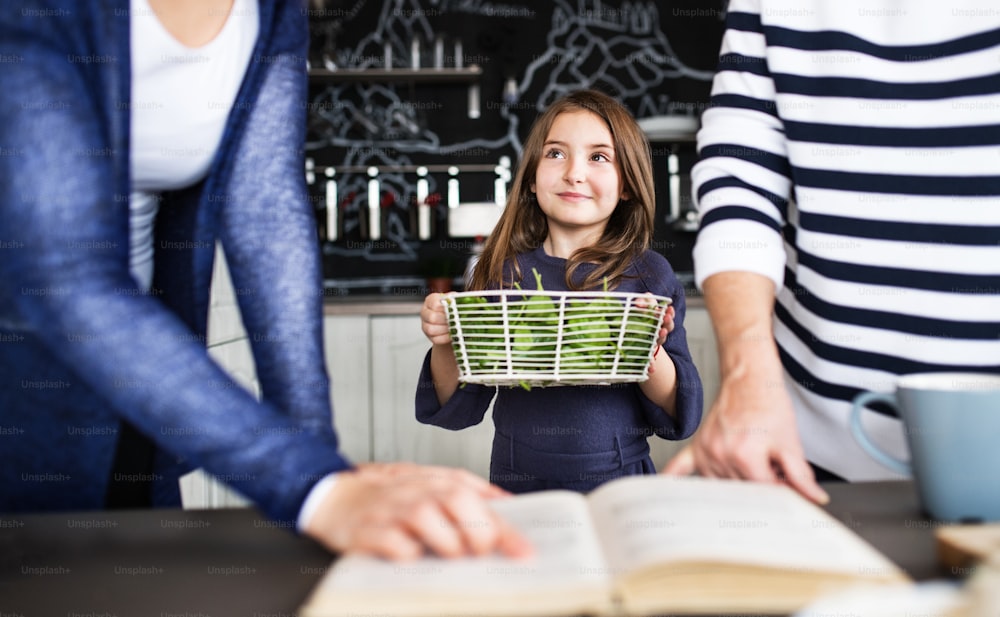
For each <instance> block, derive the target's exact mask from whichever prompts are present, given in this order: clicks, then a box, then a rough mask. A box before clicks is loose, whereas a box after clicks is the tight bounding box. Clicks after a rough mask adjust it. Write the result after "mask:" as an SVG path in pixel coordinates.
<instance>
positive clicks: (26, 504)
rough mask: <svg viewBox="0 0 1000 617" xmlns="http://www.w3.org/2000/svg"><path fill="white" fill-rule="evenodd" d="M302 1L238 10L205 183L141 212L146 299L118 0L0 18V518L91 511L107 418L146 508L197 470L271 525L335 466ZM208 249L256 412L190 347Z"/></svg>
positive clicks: (21, 7)
mask: <svg viewBox="0 0 1000 617" xmlns="http://www.w3.org/2000/svg"><path fill="white" fill-rule="evenodd" d="M304 8H305V7H304V6H301V5H299V4H298V3H295V2H287V3H286V2H280V1H276V0H260V34H259V39H258V41H257V44H256V47H255V48H254V51H253V57H252V60H251V63H250V66H249V68H248V70H247V74H246V76H245V78H244V81H243V84H242V87H241V89H240V91H239V94H238V96H237V100H236V103H235V105H234V106H233V109H232V112H231V115H230V118H229V120H228V124H227V127H226V130H225V133H224V135H223V138H222V143H221V146H220V150H219V152H218V154H217V156H216V158H215V160H214V162H213V165H212V168H211V171H210V173H209V175H208V177H207V178H206V179H205V180H204V181H202V182H201V183H199V184H198V185H196V186H194V187H190V188H188V189H185V190H182V191H178V192H174V193H171V194H167V195H166V196H165V197H164V200H163V202H162V203H161V208H160V215H159V216H158V219H157V222H156V229H155V273H154V282H153V285H154V290H153V292H152V293H149V294H144V293H142V292H140V290H139V289H138V288H137V287H136V284H135V283H134V282H133V280H132V278H131V277H130V275H129V255H128V252H129V236H128V224H129V222H128V201H127V196H128V194H129V163H128V162H129V110H130V107H131V106H130V101H129V93H130V63H129V17H128V16H129V3H128V1H127V0H46V1H44V2H40V1H38V0H30V1H29V0H23V1H22V0H17V1H14V2H8V3H6V4H5V7H4V10H3V11H2V12H0V84H2V87H0V118H2V119H3V120H2V122H0V154H2V156H0V511H15V510H46V509H90V508H101V507H103V505H104V499H105V492H106V489H107V486H108V479H109V476H110V475H111V474H112V465H113V459H114V453H115V447H116V442H117V439H118V435H120V434H121V422H122V421H123V420H125V421H127V422H129V423H130V424H132V425H133V426H135V427H137V429H138V430H139V431H141V432H142V433H143V434H145V435H146V436H148V437H149V438H151V439H152V440H153V441H154V442H155V444H156V446H157V448H158V455H157V459H156V461H157V465H156V471H155V472H154V473H153V474H152V476H153V477H152V479H153V480H154V481H155V484H156V485H157V489H158V490H157V491H156V495H157V497H156V502H157V504H176V503H177V501H178V498H179V493H178V490H177V482H176V479H177V477H178V475H179V474H180V473H182V472H183V471H185V470H186V469H189V468H191V467H204V468H205V469H207V470H209V471H210V472H212V473H214V474H216V475H218V476H219V477H220V478H222V479H223V480H225V481H227V482H228V483H229V484H230V485H232V486H233V487H235V488H236V489H237V490H239V491H241V492H242V493H243V494H245V495H246V496H248V497H249V498H251V499H253V500H254V501H255V502H256V503H257V504H258V505H259V506H260V507H261V509H262V510H263V511H264V512H265V513H266V514H268V515H270V516H271V517H273V518H275V519H278V520H285V521H292V520H294V519H295V517H296V516H297V514H298V512H299V509H300V507H301V504H302V502H303V500H304V499H305V496H306V495H307V493H308V491H309V489H310V488H311V487H312V486H313V485H314V484H315V483H316V481H317V480H318V479H319V478H321V477H322V476H324V475H326V474H327V473H329V472H332V471H336V470H342V469H345V468H347V467H349V463H348V462H347V461H346V460H344V459H343V458H342V456H341V455H340V454H339V451H338V444H337V438H336V435H335V433H334V430H333V427H332V413H331V409H330V403H329V381H328V378H327V375H326V370H325V366H324V361H323V349H322V335H321V334H322V330H321V324H322V294H321V289H322V285H321V268H320V262H319V254H318V250H317V243H316V233H315V219H314V217H313V213H312V210H311V208H310V206H309V203H308V200H307V198H306V192H305V185H304V181H303V173H302V169H303V165H302V156H303V152H302V148H303V143H304V138H305V134H304V132H305V123H306V122H305V120H306V118H305V109H306V106H305V100H306V79H307V78H306V72H305V68H306V63H305V54H306V50H307V18H306V12H305V10H304ZM179 95H180V96H183V93H179ZM217 241H219V242H221V245H222V247H223V248H224V250H225V252H226V256H227V261H228V263H229V266H230V271H231V274H232V278H233V283H234V285H235V287H236V289H237V290H239V293H238V294H237V295H238V301H239V304H240V309H241V313H242V317H243V322H244V325H245V327H246V329H247V332H248V333H249V335H250V341H251V344H252V348H253V353H254V360H255V363H256V369H257V374H258V377H259V380H260V384H261V389H262V400H261V401H259V402H258V400H256V399H255V398H254V397H253V396H251V395H250V394H249V393H247V392H246V391H244V390H243V389H241V388H240V387H238V386H237V385H236V383H235V382H233V380H232V379H230V378H229V377H228V376H227V374H226V373H224V372H223V371H222V370H221V369H220V368H219V367H218V366H217V365H216V364H215V363H213V362H212V360H211V359H210V358H209V356H208V354H207V352H206V348H205V332H206V321H207V312H208V301H209V283H210V280H211V272H212V262H213V255H214V247H215V244H216V242H217Z"/></svg>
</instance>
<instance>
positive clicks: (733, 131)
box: [691, 2, 791, 289]
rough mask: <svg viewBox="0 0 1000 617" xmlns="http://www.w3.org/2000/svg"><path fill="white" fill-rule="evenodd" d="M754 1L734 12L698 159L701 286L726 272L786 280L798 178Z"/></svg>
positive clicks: (696, 190)
mask: <svg viewBox="0 0 1000 617" xmlns="http://www.w3.org/2000/svg"><path fill="white" fill-rule="evenodd" d="M755 4H756V3H753V2H733V6H732V7H731V9H730V11H729V14H728V16H727V29H726V33H725V35H724V37H723V41H722V49H721V51H720V57H719V66H718V71H717V72H716V75H715V78H714V81H713V85H712V98H711V102H710V105H709V108H708V109H707V110H706V111H705V113H704V115H703V117H702V125H703V128H702V129H701V130H700V131H699V133H698V151H699V162H698V163H697V164H696V165H695V167H694V168H693V169H692V171H691V179H692V190H693V192H694V195H693V197H694V200H695V203H696V204H697V207H698V211H699V218H700V230H699V233H698V239H697V242H696V244H695V248H694V264H695V278H696V283H697V285H698V286H699V287H700V286H701V284H702V282H703V281H704V280H705V279H706V278H708V277H709V276H711V275H712V274H715V273H717V272H722V271H727V270H742V271H750V272H756V273H758V274H762V275H764V276H767V277H768V278H770V279H771V280H773V281H774V283H775V288H776V289H778V288H780V287H781V285H782V281H783V277H784V267H785V252H784V248H783V242H782V237H781V230H782V228H783V227H784V225H785V221H786V217H787V210H788V195H789V191H790V190H791V181H790V178H789V171H788V160H787V152H786V145H785V139H784V130H783V127H782V124H781V121H780V120H779V119H778V117H777V114H776V111H775V88H774V80H773V78H772V77H771V75H770V74H769V71H768V69H767V63H766V59H765V54H764V50H765V40H764V35H763V32H762V30H761V21H760V15H759V13H758V12H757V8H756V7H755V6H754V5H755Z"/></svg>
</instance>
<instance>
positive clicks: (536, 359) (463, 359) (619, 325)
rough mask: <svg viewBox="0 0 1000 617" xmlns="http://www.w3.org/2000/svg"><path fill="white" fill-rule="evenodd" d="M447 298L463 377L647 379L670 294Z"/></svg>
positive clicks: (525, 381) (535, 382)
mask: <svg viewBox="0 0 1000 617" xmlns="http://www.w3.org/2000/svg"><path fill="white" fill-rule="evenodd" d="M442 303H443V304H444V306H445V312H446V313H447V315H448V325H449V328H450V331H451V341H452V347H453V348H454V350H455V358H456V360H457V361H458V371H459V381H460V382H462V383H478V384H485V385H497V386H510V385H520V386H522V387H525V388H530V387H532V386H539V387H545V386H559V385H598V384H612V383H623V382H632V381H645V380H646V379H647V378H648V377H649V365H650V363H651V361H652V359H653V354H654V353H655V351H656V339H657V334H658V333H659V330H660V327H661V324H662V321H663V313H664V311H666V309H667V306H669V304H670V298H666V297H663V296H656V295H652V294H648V293H629V292H606V291H600V292H586V291H542V290H502V291H472V292H461V293H452V294H447V295H445V296H444V297H443V298H442Z"/></svg>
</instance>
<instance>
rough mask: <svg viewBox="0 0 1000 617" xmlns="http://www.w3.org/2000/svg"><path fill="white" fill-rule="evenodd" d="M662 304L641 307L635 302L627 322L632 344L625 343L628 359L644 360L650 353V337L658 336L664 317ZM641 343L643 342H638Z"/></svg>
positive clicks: (629, 338)
mask: <svg viewBox="0 0 1000 617" xmlns="http://www.w3.org/2000/svg"><path fill="white" fill-rule="evenodd" d="M661 308H662V304H653V305H652V306H648V307H641V306H638V305H636V304H635V303H633V305H632V307H631V308H630V310H629V313H628V319H627V320H626V322H625V332H626V337H627V339H628V340H629V341H630V342H632V341H635V343H633V344H632V345H625V350H624V352H625V356H626V359H628V360H630V361H632V362H637V363H640V362H644V361H645V360H646V356H647V354H648V353H649V346H648V344H647V342H648V340H649V337H650V336H651V335H652V336H654V337H655V336H656V334H657V333H658V332H659V330H660V326H661V323H662V319H661V317H660V309H661ZM637 343H641V344H637Z"/></svg>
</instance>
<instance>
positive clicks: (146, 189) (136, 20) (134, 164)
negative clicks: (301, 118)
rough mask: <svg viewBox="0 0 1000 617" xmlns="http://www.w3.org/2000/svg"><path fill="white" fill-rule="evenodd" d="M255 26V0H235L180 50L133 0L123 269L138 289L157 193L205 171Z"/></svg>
mask: <svg viewBox="0 0 1000 617" xmlns="http://www.w3.org/2000/svg"><path fill="white" fill-rule="evenodd" d="M259 27H260V24H259V16H258V12H257V2H256V0H234V3H233V7H232V10H231V11H230V13H229V16H228V18H227V19H226V23H225V24H224V25H223V27H222V30H220V31H219V33H218V34H217V35H216V36H215V38H214V39H212V40H211V41H209V42H208V43H206V44H205V45H202V46H201V47H186V46H185V45H183V44H181V43H180V42H179V41H178V40H177V39H175V38H174V37H173V35H171V34H170V33H169V32H168V31H167V30H166V29H165V28H164V27H163V24H161V23H160V20H159V18H157V16H156V15H155V14H154V13H153V11H152V9H151V8H150V6H149V2H148V0H131V48H132V60H131V61H132V101H131V112H132V116H131V117H132V126H131V132H132V138H131V146H130V153H131V161H130V163H131V177H132V192H131V195H130V196H129V211H130V216H129V228H130V233H131V252H130V259H129V266H130V269H131V272H132V276H133V277H134V278H135V280H136V282H137V283H138V285H139V286H140V287H141V288H142V289H144V290H148V289H149V286H150V283H151V281H152V276H153V235H152V234H153V222H154V220H155V218H156V213H157V211H158V209H159V192H161V191H167V190H173V189H180V188H184V187H187V186H191V185H193V184H195V183H197V182H198V181H199V180H201V179H202V178H204V177H205V176H206V175H207V173H208V170H209V167H210V166H211V164H212V161H213V159H214V158H215V153H216V151H217V150H218V148H219V142H220V141H221V139H222V133H223V131H224V129H225V126H226V120H227V119H228V117H229V111H230V109H231V108H232V106H233V103H234V101H235V100H236V93H237V92H238V91H239V88H240V84H242V83H243V76H244V74H245V73H246V69H247V65H248V64H249V63H250V58H251V55H252V54H253V47H254V44H255V43H256V42H257V33H258V30H259Z"/></svg>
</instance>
